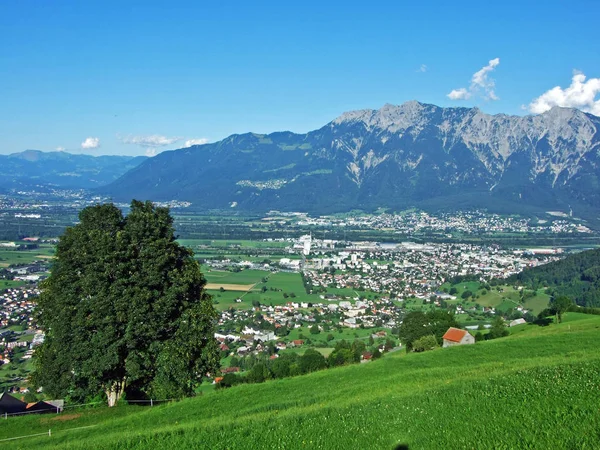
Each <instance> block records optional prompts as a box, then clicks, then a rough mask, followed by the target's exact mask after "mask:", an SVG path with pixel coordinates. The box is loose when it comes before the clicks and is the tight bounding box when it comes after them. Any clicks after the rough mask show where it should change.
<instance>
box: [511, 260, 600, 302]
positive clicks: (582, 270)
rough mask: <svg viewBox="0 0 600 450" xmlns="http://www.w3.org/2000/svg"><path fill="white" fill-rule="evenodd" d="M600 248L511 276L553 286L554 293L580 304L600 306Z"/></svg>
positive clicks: (531, 284)
mask: <svg viewBox="0 0 600 450" xmlns="http://www.w3.org/2000/svg"><path fill="white" fill-rule="evenodd" d="M599 275H600V249H596V250H588V251H585V252H581V253H577V254H574V255H569V256H567V257H566V258H564V259H562V260H560V261H555V262H552V263H549V264H544V265H542V266H538V267H534V268H531V269H526V270H524V271H523V272H521V273H519V274H517V275H513V276H512V277H510V278H509V282H510V283H521V284H524V285H525V286H528V287H530V288H531V289H534V290H536V289H538V288H539V287H541V286H544V285H546V286H550V288H551V290H552V293H553V294H554V296H561V295H565V296H568V297H571V298H572V299H574V300H575V303H577V304H578V305H580V306H588V307H598V306H600V278H599Z"/></svg>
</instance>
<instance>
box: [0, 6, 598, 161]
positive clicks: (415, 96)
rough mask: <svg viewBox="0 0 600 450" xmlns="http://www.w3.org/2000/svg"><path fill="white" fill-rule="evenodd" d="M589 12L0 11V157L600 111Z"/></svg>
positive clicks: (594, 11) (141, 150)
mask: <svg viewBox="0 0 600 450" xmlns="http://www.w3.org/2000/svg"><path fill="white" fill-rule="evenodd" d="M599 15H600V1H597V0H593V1H587V0H579V1H577V2H569V1H566V0H545V1H544V2H541V1H527V0H520V1H513V0H503V1H496V2H493V3H492V2H482V1H481V0H477V1H459V0H456V1H447V0H440V1H426V0H421V1H398V0H396V1H392V2H387V1H379V2H364V1H363V2H354V1H350V0H347V1H343V2H338V1H328V2H324V1H319V2H316V1H308V0H307V1H302V2H285V1H281V0H279V1H276V2H270V1H269V2H267V1H260V0H256V1H252V2H250V1H239V2H238V1H233V0H232V1H223V2H204V1H197V0H196V1H186V0H180V1H169V2H167V1H160V2H159V1H153V0H143V1H138V0H126V1H122V0H119V1H113V0H104V1H95V0H86V1H78V0H72V1H62V0H52V1H47V0H38V1H26V0H0V153H1V154H9V153H15V152H20V151H23V150H26V149H37V150H43V151H55V150H60V151H68V152H71V153H86V154H93V155H102V154H121V155H144V154H148V155H153V154H156V153H159V152H161V151H163V150H167V149H174V148H182V147H185V146H189V145H193V144H198V143H204V142H215V141H218V140H220V139H223V138H225V137H227V136H229V135H231V134H234V133H245V132H249V131H252V132H256V133H270V132H274V131H283V130H289V131H294V132H299V133H304V132H307V131H310V130H314V129H317V128H320V127H322V126H323V125H325V124H326V123H328V122H329V121H331V120H333V119H334V118H336V117H337V116H339V115H341V114H342V113H343V112H345V111H349V110H354V109H365V108H373V109H376V108H380V107H381V106H383V105H384V104H386V103H392V104H401V103H403V102H406V101H409V100H418V101H421V102H424V103H433V104H436V105H439V106H468V107H472V106H477V107H479V108H480V109H481V110H483V111H484V112H486V113H490V114H497V113H505V114H518V115H522V114H529V113H534V114H539V113H542V112H544V111H545V110H547V109H549V108H551V107H552V106H571V107H577V108H579V109H582V110H584V111H586V112H591V113H595V114H596V115H600V33H598V31H597V24H596V23H597V18H598V17H599Z"/></svg>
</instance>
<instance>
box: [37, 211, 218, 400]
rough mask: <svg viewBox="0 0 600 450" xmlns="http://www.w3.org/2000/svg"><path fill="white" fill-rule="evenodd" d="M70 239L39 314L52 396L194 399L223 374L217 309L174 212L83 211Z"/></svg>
mask: <svg viewBox="0 0 600 450" xmlns="http://www.w3.org/2000/svg"><path fill="white" fill-rule="evenodd" d="M79 219H80V222H79V223H78V224H77V225H75V226H73V227H70V228H68V229H67V230H66V231H65V233H64V234H63V236H61V238H60V240H59V243H58V245H57V249H56V258H55V261H54V263H53V265H52V269H51V273H50V277H49V278H48V279H47V280H46V281H45V282H44V283H43V284H42V293H41V295H40V298H39V302H38V307H37V318H38V322H39V324H40V326H41V327H42V328H43V329H44V331H45V333H46V339H45V341H44V343H43V344H42V345H41V346H40V347H39V349H38V350H37V351H36V355H37V358H36V370H35V372H34V375H33V381H34V383H35V384H37V385H39V386H43V387H44V390H45V392H47V393H49V394H50V395H51V396H60V397H64V396H67V397H70V398H72V399H74V400H78V401H81V400H84V399H85V398H88V397H94V396H98V395H99V394H102V393H104V394H105V395H106V397H107V399H108V403H109V405H110V406H112V405H114V404H115V403H116V401H118V399H119V398H120V397H121V396H122V395H123V394H124V393H127V396H134V397H154V398H157V397H160V398H174V397H183V396H187V395H192V394H193V392H194V388H195V386H196V385H197V384H198V383H199V382H200V380H201V377H202V376H203V375H205V374H206V373H207V372H214V371H215V370H216V369H217V368H218V348H217V345H216V342H215V340H214V337H213V336H214V323H215V321H216V319H217V313H216V311H215V309H214V307H213V306H212V301H211V298H210V296H209V295H208V294H207V293H206V292H205V291H204V285H205V284H206V281H205V279H204V277H203V275H202V273H201V272H200V266H199V265H198V263H197V262H196V261H195V260H194V259H193V254H192V252H191V250H188V249H186V248H184V247H182V246H180V245H179V244H178V243H177V242H176V240H175V235H174V229H173V219H172V217H171V216H170V214H169V210H168V209H167V208H161V207H155V206H154V205H153V204H152V203H150V202H145V203H143V202H139V201H135V200H134V201H133V202H132V203H131V210H130V213H129V214H128V215H127V216H126V217H124V216H123V214H122V213H121V211H120V210H119V209H118V208H117V207H116V206H114V205H113V204H102V205H96V206H91V207H87V208H85V209H83V210H82V211H81V212H80V214H79Z"/></svg>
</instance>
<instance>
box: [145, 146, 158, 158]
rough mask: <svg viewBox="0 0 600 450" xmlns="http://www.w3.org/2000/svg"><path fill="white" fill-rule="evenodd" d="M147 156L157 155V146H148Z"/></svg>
mask: <svg viewBox="0 0 600 450" xmlns="http://www.w3.org/2000/svg"><path fill="white" fill-rule="evenodd" d="M146 156H148V157H149V158H152V157H153V156H156V149H155V148H147V149H146Z"/></svg>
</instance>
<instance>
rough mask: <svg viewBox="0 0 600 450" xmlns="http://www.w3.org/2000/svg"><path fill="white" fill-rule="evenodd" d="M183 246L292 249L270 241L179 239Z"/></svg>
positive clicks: (284, 243)
mask: <svg viewBox="0 0 600 450" xmlns="http://www.w3.org/2000/svg"><path fill="white" fill-rule="evenodd" d="M177 241H178V242H179V243H180V244H181V245H184V246H186V247H190V248H192V250H194V248H195V247H197V246H209V247H215V248H224V249H225V248H232V247H242V248H272V249H282V248H286V247H290V246H291V245H292V244H291V243H290V242H272V241H271V242H269V241H250V240H243V239H241V240H225V239H178V240H177Z"/></svg>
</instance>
